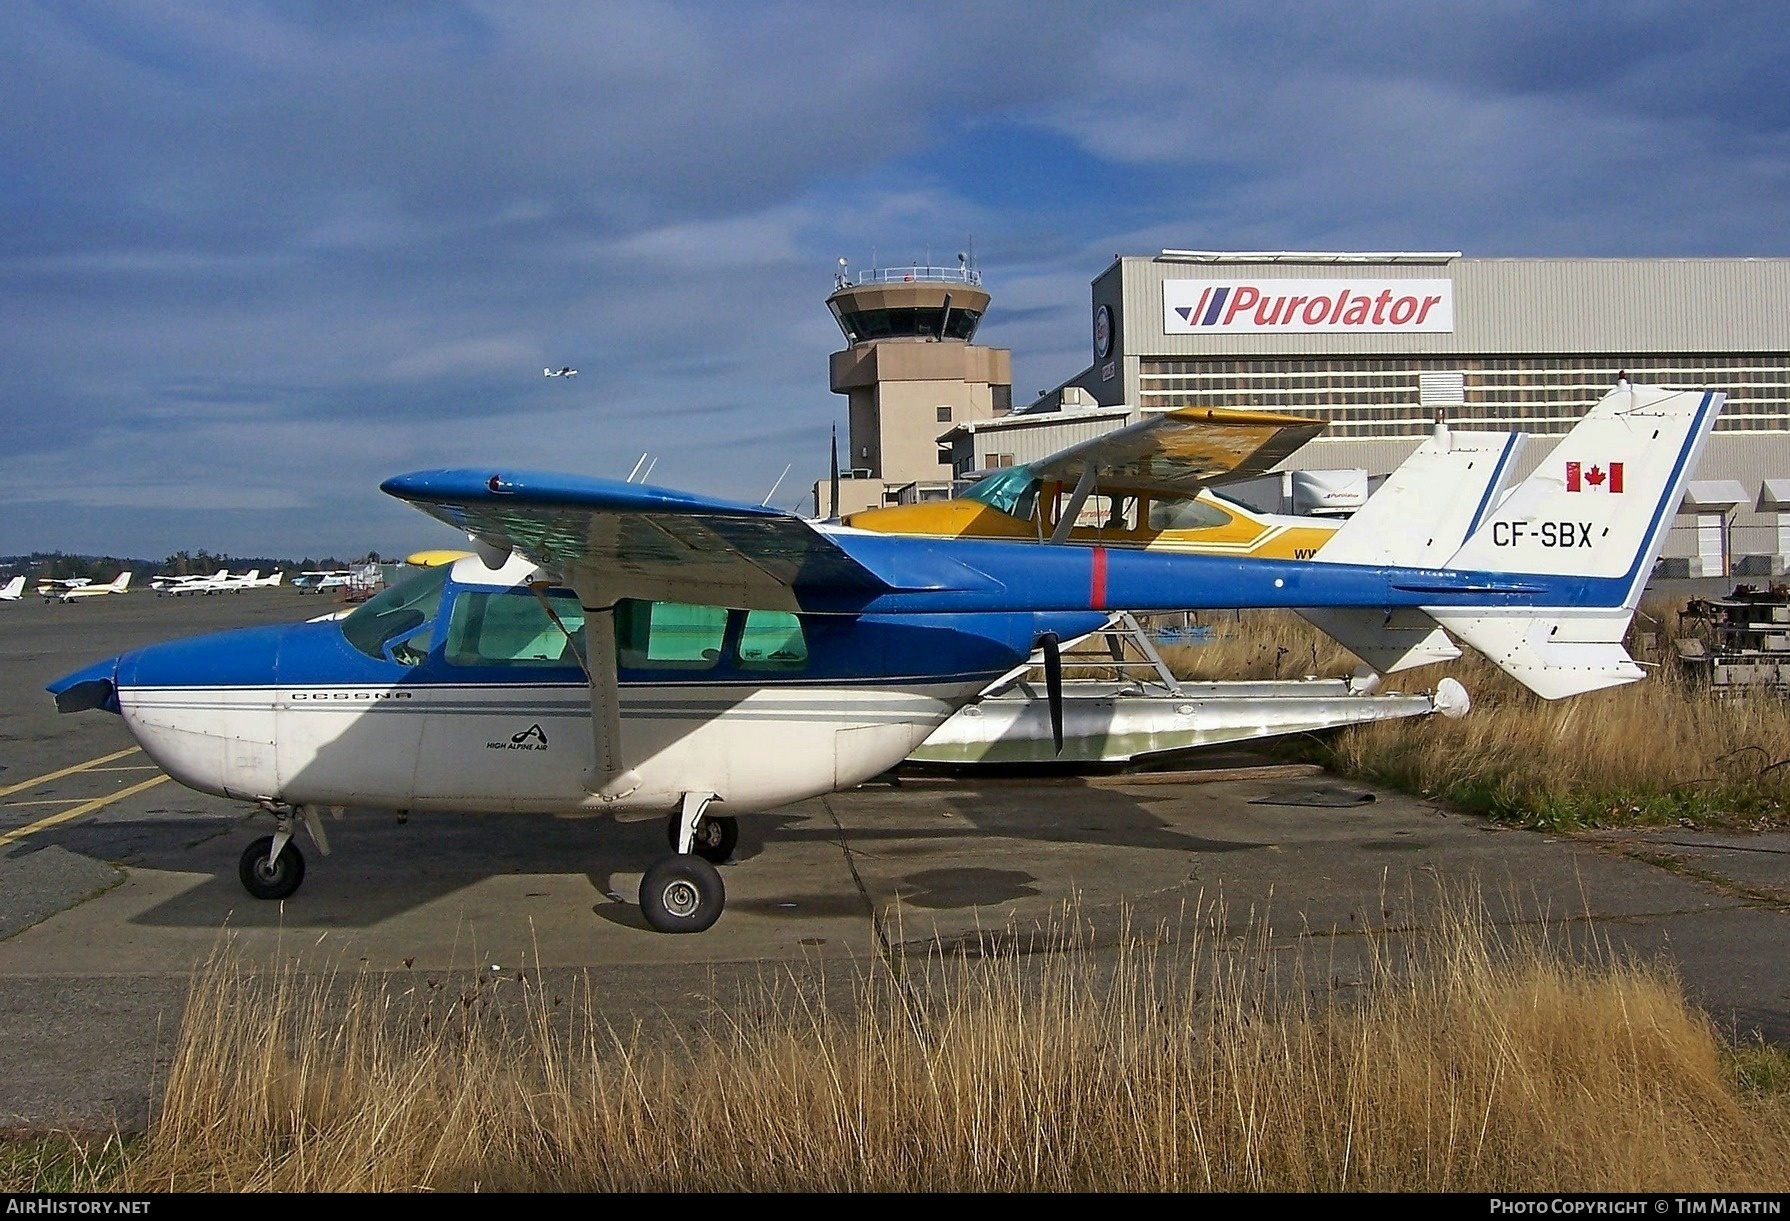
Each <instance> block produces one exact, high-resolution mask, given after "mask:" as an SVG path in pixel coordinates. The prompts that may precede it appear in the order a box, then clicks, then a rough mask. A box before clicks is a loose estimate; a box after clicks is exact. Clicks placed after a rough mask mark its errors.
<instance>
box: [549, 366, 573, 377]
mask: <svg viewBox="0 0 1790 1221" xmlns="http://www.w3.org/2000/svg"><path fill="white" fill-rule="evenodd" d="M541 372H542V373H543V374H545V375H546V376H548V377H577V376H578V370H576V369H574V368H572V366H570V365H567V366H566V367H565V368H563V369H542V370H541Z"/></svg>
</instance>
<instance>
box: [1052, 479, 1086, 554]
mask: <svg viewBox="0 0 1790 1221" xmlns="http://www.w3.org/2000/svg"><path fill="white" fill-rule="evenodd" d="M1096 473H1097V471H1096V468H1095V466H1094V464H1093V463H1092V462H1090V463H1088V464H1087V465H1086V466H1084V467H1082V468H1081V478H1080V479H1077V480H1076V481H1075V491H1074V493H1073V494H1071V495H1070V497H1069V503H1068V504H1067V505H1066V506H1064V508H1063V516H1062V517H1060V518H1058V519H1057V528H1056V529H1055V530H1052V531H1051V532H1050V541H1051V542H1053V543H1062V542H1067V541H1068V539H1069V532H1070V531H1071V530H1073V529H1075V519H1076V518H1078V517H1080V516H1081V507H1082V506H1083V505H1085V504H1087V503H1088V493H1090V492H1092V491H1093V490H1094V477H1095V475H1096Z"/></svg>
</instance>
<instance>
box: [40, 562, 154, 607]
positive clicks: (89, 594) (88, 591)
mask: <svg viewBox="0 0 1790 1221" xmlns="http://www.w3.org/2000/svg"><path fill="white" fill-rule="evenodd" d="M130 583H131V573H130V569H128V568H127V569H125V570H124V571H123V572H121V573H119V574H118V575H117V577H115V578H113V580H112V581H111V583H110V584H107V585H95V584H93V583H92V582H91V581H89V582H87V583H85V584H82V585H77V586H75V587H74V588H72V589H64V590H52V591H51V592H49V593H47V594H45V595H44V601H46V602H76V601H79V600H80V599H82V598H98V597H103V596H105V595H106V594H121V593H123V592H125V590H127V589H129V588H130ZM40 588H41V587H40Z"/></svg>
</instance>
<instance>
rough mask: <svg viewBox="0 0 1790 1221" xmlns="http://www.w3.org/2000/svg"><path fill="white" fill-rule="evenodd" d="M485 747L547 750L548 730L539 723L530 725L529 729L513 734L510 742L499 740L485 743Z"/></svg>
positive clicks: (491, 748)
mask: <svg viewBox="0 0 1790 1221" xmlns="http://www.w3.org/2000/svg"><path fill="white" fill-rule="evenodd" d="M485 749H486V750H546V749H547V731H546V730H545V729H542V728H541V727H540V726H539V725H538V724H536V725H530V726H529V727H528V728H527V729H524V730H523V731H522V732H521V733H513V734H511V735H510V740H509V741H508V742H503V741H498V742H487V743H485Z"/></svg>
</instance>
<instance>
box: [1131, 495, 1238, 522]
mask: <svg viewBox="0 0 1790 1221" xmlns="http://www.w3.org/2000/svg"><path fill="white" fill-rule="evenodd" d="M1230 520H1231V515H1230V514H1229V513H1226V512H1225V511H1224V510H1223V509H1220V508H1218V507H1217V506H1215V505H1209V504H1207V503H1206V502H1205V501H1203V500H1194V499H1191V498H1189V499H1186V500H1152V501H1151V502H1150V529H1152V530H1209V529H1211V528H1212V527H1213V526H1223V525H1228V524H1230Z"/></svg>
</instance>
